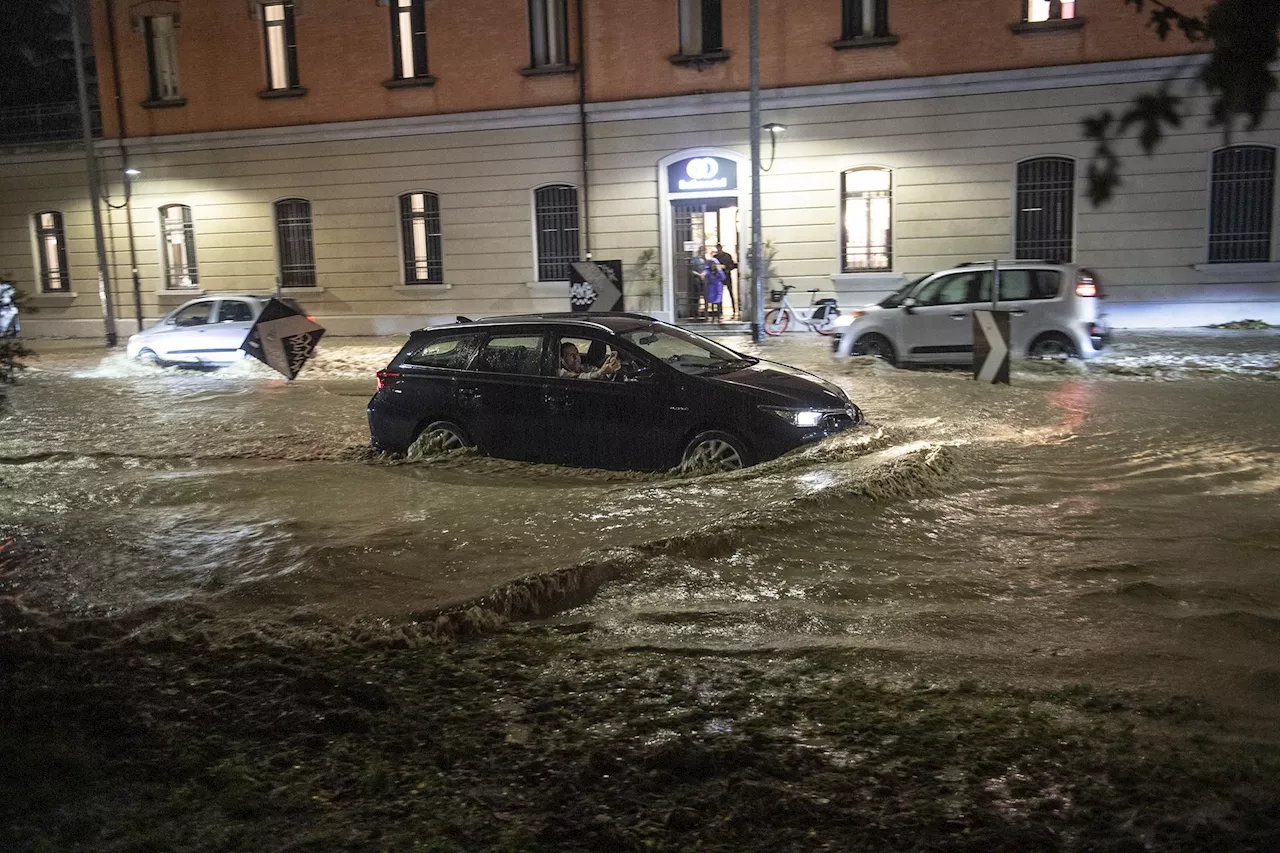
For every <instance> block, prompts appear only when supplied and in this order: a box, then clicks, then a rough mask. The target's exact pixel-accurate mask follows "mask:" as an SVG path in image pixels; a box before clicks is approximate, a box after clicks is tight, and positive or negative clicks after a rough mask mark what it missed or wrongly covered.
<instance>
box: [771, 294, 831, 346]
mask: <svg viewBox="0 0 1280 853" xmlns="http://www.w3.org/2000/svg"><path fill="white" fill-rule="evenodd" d="M793 290H795V288H794V287H791V286H790V285H786V284H784V285H783V286H782V290H775V291H773V293H772V294H771V295H772V296H773V298H774V301H776V302H781V303H782V304H781V305H780V306H778V307H777V308H774V309H772V310H770V311H769V313H768V314H765V315H764V333H765V334H766V335H773V336H775V337H776V336H777V335H781V334H782V333H783V332H785V331H786V330H787V327H788V326H790V325H791V320H792V319H793V318H794V319H795V320H798V321H799V322H801V323H803V324H804V325H806V326H808V327H809V329H810V330H811V331H814V332H817V333H818V334H820V335H830V334H831V333H832V332H834V331H835V328H836V318H837V317H839V316H840V308H839V306H838V304H837V303H836V300H834V299H831V298H826V299H817V300H815V299H814V298H813V294H815V293H819V292H820V291H819V290H818V288H816V287H815V288H813V289H812V290H810V291H808V293H809V304H808V305H807V306H805V307H803V308H797V307H795V306H794V305H792V304H791V300H790V299H788V298H787V294H788V293H790V292H791V291H793Z"/></svg>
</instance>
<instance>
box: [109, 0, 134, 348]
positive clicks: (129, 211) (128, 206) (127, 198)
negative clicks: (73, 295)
mask: <svg viewBox="0 0 1280 853" xmlns="http://www.w3.org/2000/svg"><path fill="white" fill-rule="evenodd" d="M107 44H108V45H109V46H110V51H111V85H112V87H113V88H114V89H115V97H116V127H117V128H118V129H119V132H120V140H119V141H120V173H121V175H122V176H123V177H124V222H125V227H126V228H127V229H128V234H129V267H130V269H131V270H132V273H133V309H134V313H135V315H136V317H137V320H138V331H139V332H141V331H142V279H141V278H140V277H139V275H138V246H137V242H136V241H135V240H134V237H133V187H132V186H131V184H132V182H133V179H132V178H131V177H130V176H129V149H128V148H126V147H125V144H124V140H125V138H126V137H127V136H128V135H129V134H128V133H127V132H126V131H125V126H124V100H123V99H122V98H121V97H120V61H119V59H118V58H117V53H116V13H115V8H114V4H113V3H112V0H107Z"/></svg>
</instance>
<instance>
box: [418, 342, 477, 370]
mask: <svg viewBox="0 0 1280 853" xmlns="http://www.w3.org/2000/svg"><path fill="white" fill-rule="evenodd" d="M478 337H479V336H478V335H450V336H448V337H442V338H432V339H431V340H430V341H427V342H426V343H424V344H422V345H421V346H418V347H411V348H410V349H409V352H408V354H407V355H406V356H405V357H404V363H405V364H412V365H414V366H416V367H444V368H448V369H450V370H466V369H467V366H468V364H470V362H471V357H472V356H473V355H475V351H476V339H477V338H478Z"/></svg>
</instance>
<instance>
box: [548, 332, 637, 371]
mask: <svg viewBox="0 0 1280 853" xmlns="http://www.w3.org/2000/svg"><path fill="white" fill-rule="evenodd" d="M569 345H572V346H573V348H574V349H576V350H577V351H578V358H579V360H580V362H581V367H582V370H583V371H584V372H590V371H593V370H597V369H599V368H600V367H602V366H603V365H604V363H605V361H607V360H608V358H609V356H611V355H616V356H618V358H619V360H622V359H623V358H624V357H625V358H626V359H627V360H630V358H629V357H628V356H626V354H625V353H623V352H622V351H620V350H619V349H618V348H617V347H615V346H613V345H612V344H610V343H609V342H608V341H603V340H600V339H599V338H579V337H574V336H571V335H562V336H560V337H559V338H557V339H556V340H555V347H554V349H553V352H554V354H555V357H556V358H555V364H554V365H552V368H553V373H552V375H555V376H558V375H560V368H561V366H562V362H563V356H564V355H565V347H566V346H569Z"/></svg>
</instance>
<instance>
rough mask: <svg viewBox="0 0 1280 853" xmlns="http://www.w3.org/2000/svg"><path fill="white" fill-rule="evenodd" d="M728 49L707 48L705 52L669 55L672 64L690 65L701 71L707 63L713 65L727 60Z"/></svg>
mask: <svg viewBox="0 0 1280 853" xmlns="http://www.w3.org/2000/svg"><path fill="white" fill-rule="evenodd" d="M728 61H729V51H727V50H709V51H707V52H706V53H692V54H688V53H677V54H676V55H675V56H673V57H671V64H672V65H692V66H693V67H694V68H696V69H698V70H699V71H701V70H702V69H703V68H706V67H707V66H709V65H715V64H716V63H717V62H728Z"/></svg>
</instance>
